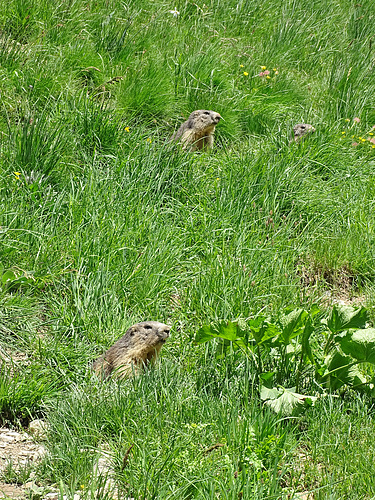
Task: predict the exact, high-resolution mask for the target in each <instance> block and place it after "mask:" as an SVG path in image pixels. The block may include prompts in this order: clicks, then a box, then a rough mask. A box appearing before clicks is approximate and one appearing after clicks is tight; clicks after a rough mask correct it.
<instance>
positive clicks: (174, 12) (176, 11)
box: [169, 7, 180, 17]
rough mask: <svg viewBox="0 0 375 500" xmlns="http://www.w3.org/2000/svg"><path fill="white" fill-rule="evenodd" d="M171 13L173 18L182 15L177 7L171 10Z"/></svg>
mask: <svg viewBox="0 0 375 500" xmlns="http://www.w3.org/2000/svg"><path fill="white" fill-rule="evenodd" d="M169 13H170V14H172V15H173V17H178V16H179V15H180V13H179V12H178V10H177V9H176V7H175V8H174V10H170V11H169Z"/></svg>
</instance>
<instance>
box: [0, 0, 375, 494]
mask: <svg viewBox="0 0 375 500" xmlns="http://www.w3.org/2000/svg"><path fill="white" fill-rule="evenodd" d="M260 74H263V76H259V75H260ZM0 104H1V107H0V360H1V366H0V419H1V422H0V423H1V424H2V425H4V426H5V425H6V426H8V427H9V426H11V427H12V426H13V427H15V428H19V427H20V426H24V427H27V425H28V423H29V422H30V421H31V420H33V419H35V418H43V419H45V420H46V421H48V423H49V425H50V432H49V434H48V438H47V441H46V442H45V446H46V448H47V450H48V453H47V455H46V456H45V457H44V458H43V461H42V462H41V463H39V464H38V465H36V466H35V467H34V469H35V470H34V472H35V474H36V483H37V485H38V487H40V488H42V489H45V491H48V487H49V486H51V485H52V486H55V487H57V488H58V489H59V490H60V492H61V498H62V496H63V495H66V496H67V498H68V499H70V498H73V495H74V493H75V492H77V491H80V495H81V498H85V499H86V498H87V499H93V498H94V497H95V492H98V491H99V493H96V497H97V498H101V499H104V500H106V499H108V500H109V499H110V498H113V496H112V493H110V492H108V491H106V489H105V483H106V480H107V478H106V475H105V473H98V468H97V463H98V458H99V457H100V453H102V452H104V451H105V453H106V454H107V455H106V456H108V457H109V458H108V460H109V461H110V464H111V481H112V484H114V485H115V487H116V490H117V494H118V497H119V498H122V499H128V498H129V499H130V498H132V499H136V500H141V499H142V500H151V499H155V500H156V499H159V500H167V499H168V500H172V499H173V500H180V499H184V500H185V499H186V500H187V499H205V500H206V499H207V500H208V499H212V500H213V499H223V500H224V499H225V500H235V499H241V498H242V499H249V500H258V499H270V500H271V499H274V500H277V499H291V500H292V499H294V500H297V499H298V498H299V499H301V500H302V499H304V500H307V499H319V500H327V499H329V500H341V499H353V500H354V499H358V500H364V499H367V500H369V499H374V498H375V470H374V460H373V456H374V450H373V436H374V431H375V424H374V406H373V398H372V397H371V396H370V395H369V394H363V393H362V392H358V391H354V390H350V389H348V390H346V389H345V388H342V390H340V391H333V392H329V391H326V390H325V388H324V387H323V386H322V385H318V384H316V383H314V382H313V381H312V380H310V381H309V379H308V378H307V379H306V380H305V382H304V385H303V389H304V390H305V391H306V392H308V393H310V394H314V395H320V396H321V397H320V398H319V399H318V400H317V401H316V403H315V405H314V406H313V407H311V408H308V409H307V410H306V411H305V412H304V413H303V414H301V415H299V416H293V417H286V416H281V415H280V414H277V413H275V412H273V411H272V409H270V408H269V407H268V406H267V405H265V404H263V402H262V401H261V400H260V395H259V390H258V382H259V377H258V374H257V372H256V370H255V368H254V362H253V360H252V359H251V358H249V357H248V356H246V355H244V354H243V353H242V352H241V351H233V352H230V353H229V354H228V355H226V356H217V349H216V347H217V345H218V344H217V342H216V343H215V341H214V342H210V343H206V344H197V343H196V342H194V339H195V336H196V334H197V332H198V330H199V329H200V328H201V327H202V325H207V324H210V323H211V322H218V321H221V320H223V321H239V322H243V323H246V321H248V320H249V319H254V318H257V317H259V315H265V316H267V317H270V318H277V317H278V315H279V314H280V312H281V311H285V310H289V309H291V308H293V307H302V308H304V309H306V310H308V311H310V310H311V308H313V307H315V306H314V304H317V305H318V307H319V308H320V311H321V312H320V314H321V315H324V314H326V315H327V314H329V311H330V310H331V308H332V305H333V304H334V303H345V304H349V305H354V306H359V305H363V306H365V307H366V308H367V311H368V314H369V324H372V320H373V319H374V317H375V310H374V308H375V288H374V283H375V210H374V208H375V177H374V175H373V174H374V171H375V6H374V5H373V1H372V0H361V1H360V3H357V2H356V1H354V0H353V1H352V0H333V1H331V2H324V1H321V0H309V1H307V0H300V1H299V2H297V1H296V0H275V1H271V0H262V1H260V0H252V1H250V0H236V1H234V0H227V1H220V0H205V2H203V1H201V0H197V1H196V2H195V1H193V0H176V1H174V2H166V1H163V0H153V1H150V0H137V1H136V0H130V1H123V2H120V1H116V0H97V1H93V0H59V1H58V2H50V1H47V0H8V1H7V2H5V1H4V2H3V5H2V8H1V9H0ZM195 109H210V110H214V111H216V112H219V113H220V114H221V116H222V117H223V120H222V121H221V122H220V123H219V125H218V126H217V128H216V133H215V147H214V149H213V151H212V152H209V153H189V152H186V151H183V150H182V149H181V148H180V147H179V146H177V145H175V144H171V143H170V142H168V138H169V137H170V136H171V135H172V134H173V132H174V131H175V130H176V129H177V128H178V127H179V125H180V124H181V123H182V122H183V121H184V120H186V119H187V117H188V116H189V114H190V113H191V112H192V111H193V110H195ZM303 122H304V123H310V124H312V125H313V126H314V127H315V128H316V132H315V133H313V134H311V135H309V136H308V137H306V138H305V139H304V140H303V141H301V142H300V143H295V142H291V141H290V139H291V134H292V126H293V125H294V124H296V123H303ZM288 308H289V309H288ZM145 320H156V321H161V322H164V323H167V324H170V325H171V326H172V333H171V338H170V339H169V340H168V342H167V343H166V345H165V346H164V347H163V350H162V352H161V360H160V363H158V365H157V366H156V368H155V369H153V370H147V371H146V373H145V374H144V375H143V376H140V377H138V378H136V379H133V380H127V381H123V382H116V381H109V382H101V381H98V380H97V379H96V378H95V377H94V376H93V375H92V373H91V370H90V366H91V363H92V361H93V360H94V359H96V358H97V357H98V356H99V355H100V354H102V353H103V352H104V350H105V349H107V348H108V347H109V346H110V345H111V344H112V343H113V342H114V341H115V340H117V339H118V338H119V337H120V336H121V335H123V334H124V333H125V331H126V330H127V328H128V327H129V326H131V325H132V324H134V323H137V322H138V321H145ZM274 321H276V320H275V319H274ZM318 333H319V332H318ZM318 338H319V337H317V339H318ZM316 345H317V348H318V345H319V340H316ZM273 361H274V360H273V351H272V350H271V351H270V352H268V354H267V356H266V359H264V360H263V362H264V363H268V366H270V367H271V368H272V366H274V365H273V364H272V363H273ZM275 363H276V364H277V359H276V361H275ZM279 365H280V363H279ZM271 368H270V369H271ZM365 370H367V374H370V375H373V374H374V370H373V366H370V367H369V366H366V367H365ZM278 383H279V384H280V385H281V386H285V387H292V386H293V385H295V380H294V379H293V380H289V375H288V371H287V370H285V375H283V376H282V377H281V378H280V379H279V380H278ZM131 447H132V448H131ZM130 448H131V449H130ZM129 449H130V451H129ZM103 450H104V451H103ZM31 469H33V468H32V467H31ZM31 469H30V470H31ZM28 477H29V473H27V471H26V472H25V471H23V473H22V474H19V481H20V482H22V481H23V480H25V482H26V480H27V478H28ZM21 478H22V481H21ZM2 480H4V478H3V479H2ZM308 494H310V496H308ZM31 497H32V495H31ZM33 498H34V497H33ZM42 498H43V497H42ZM34 500H36V499H34Z"/></svg>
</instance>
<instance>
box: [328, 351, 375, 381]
mask: <svg viewBox="0 0 375 500" xmlns="http://www.w3.org/2000/svg"><path fill="white" fill-rule="evenodd" d="M322 368H325V370H324V372H322ZM320 373H321V375H322V382H324V383H326V384H327V385H328V387H329V388H330V389H331V390H336V389H339V388H340V387H342V386H343V385H348V386H351V387H355V386H358V385H361V384H363V383H365V382H366V379H365V378H364V377H363V376H362V374H361V373H360V371H359V370H358V367H357V366H356V365H353V358H351V357H350V356H345V355H343V354H341V353H340V352H339V351H336V352H334V353H332V354H330V355H329V356H327V357H326V359H325V365H324V367H321V371H320Z"/></svg>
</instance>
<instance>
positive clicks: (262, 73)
mask: <svg viewBox="0 0 375 500" xmlns="http://www.w3.org/2000/svg"><path fill="white" fill-rule="evenodd" d="M269 74H270V72H269V71H268V69H266V71H261V72H260V73H259V75H258V76H261V77H263V76H268V75H269Z"/></svg>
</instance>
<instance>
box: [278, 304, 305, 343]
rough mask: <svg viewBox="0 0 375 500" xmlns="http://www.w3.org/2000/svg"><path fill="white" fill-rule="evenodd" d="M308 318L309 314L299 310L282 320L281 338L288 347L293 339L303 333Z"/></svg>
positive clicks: (283, 317)
mask: <svg viewBox="0 0 375 500" xmlns="http://www.w3.org/2000/svg"><path fill="white" fill-rule="evenodd" d="M307 317H308V313H307V312H306V311H305V310H304V309H300V308H297V309H294V310H293V311H291V312H290V313H288V314H286V315H284V316H282V317H281V318H280V323H281V325H282V335H281V336H282V339H283V342H284V344H285V345H288V344H289V342H290V340H291V339H293V338H294V337H297V335H299V334H300V333H301V331H302V328H303V327H304V325H305V321H306V318H307Z"/></svg>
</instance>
